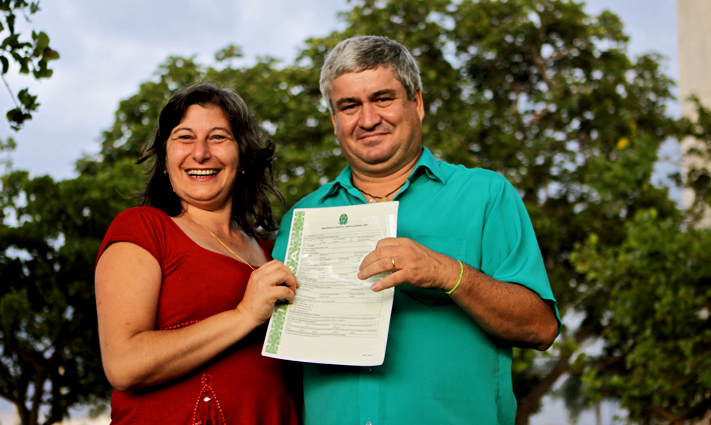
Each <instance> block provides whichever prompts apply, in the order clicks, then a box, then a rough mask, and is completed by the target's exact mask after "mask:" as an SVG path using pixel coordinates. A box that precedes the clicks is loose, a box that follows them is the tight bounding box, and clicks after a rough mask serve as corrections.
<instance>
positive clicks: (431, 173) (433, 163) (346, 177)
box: [319, 147, 446, 201]
mask: <svg viewBox="0 0 711 425" xmlns="http://www.w3.org/2000/svg"><path fill="white" fill-rule="evenodd" d="M421 170H422V171H421ZM423 173H424V174H426V175H427V177H429V178H430V179H432V180H438V181H439V182H441V183H442V184H444V183H446V179H445V177H444V173H442V170H441V168H440V166H439V161H438V160H437V158H435V156H434V155H432V152H430V150H429V149H427V148H426V147H423V148H422V155H420V159H419V160H418V161H417V164H415V169H414V170H413V171H412V173H411V174H410V176H408V178H407V180H408V181H409V182H411V181H412V179H413V177H414V176H417V175H419V174H423ZM352 174H353V171H352V169H351V166H350V165H347V166H346V168H344V169H343V171H341V174H339V175H338V177H337V178H336V180H334V181H333V184H332V185H331V187H330V188H329V189H328V191H327V192H326V193H325V194H324V195H323V196H322V197H321V199H320V200H319V201H323V200H324V199H326V198H328V197H331V196H333V195H335V194H336V193H337V192H338V191H339V190H340V189H344V190H346V191H348V192H350V193H352V194H353V195H354V196H358V194H359V193H360V192H359V191H358V189H357V188H356V187H355V186H353V182H352V181H351V180H352V179H351V176H352ZM408 186H409V184H406V185H405V187H404V188H403V190H405V189H406V188H407V187H408Z"/></svg>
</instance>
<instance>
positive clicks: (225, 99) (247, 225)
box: [138, 83, 284, 237]
mask: <svg viewBox="0 0 711 425" xmlns="http://www.w3.org/2000/svg"><path fill="white" fill-rule="evenodd" d="M191 105H199V106H202V107H207V106H217V107H219V108H220V109H222V112H223V113H224V114H225V117H226V118H227V120H228V121H229V122H230V124H231V125H232V133H233V134H234V136H235V140H236V141H237V144H238V145H239V169H238V173H237V177H236V179H237V180H236V181H235V185H234V189H233V196H232V220H234V222H235V223H236V224H237V225H238V226H239V227H240V229H242V230H243V231H244V232H245V233H247V234H248V235H251V236H253V237H263V236H266V234H268V233H269V232H273V231H274V230H276V229H277V227H278V226H277V224H276V223H275V221H274V217H273V216H272V206H271V202H270V200H269V196H268V194H269V193H272V194H273V195H274V196H275V197H276V199H278V200H279V201H281V202H284V200H283V197H282V196H281V193H279V190H278V189H277V188H276V185H275V184H274V174H273V168H272V162H273V160H274V143H272V142H271V141H269V140H266V141H265V147H262V140H261V139H262V136H261V135H262V131H261V129H260V128H259V127H258V126H257V124H256V122H255V120H254V118H252V115H251V114H250V111H249V108H247V104H245V102H244V100H242V98H241V97H240V96H239V95H238V94H237V93H235V92H234V91H233V90H231V89H228V88H219V87H217V86H215V85H213V84H210V83H197V84H194V85H191V86H188V87H185V88H183V89H182V90H180V91H179V92H177V93H176V94H175V95H173V97H171V98H170V100H169V101H168V103H167V104H166V105H165V106H164V107H163V110H162V111H161V113H160V116H159V117H158V124H156V127H155V129H154V130H153V135H152V136H151V141H150V142H149V144H148V145H147V146H146V149H144V151H143V154H142V155H141V158H140V159H139V160H138V164H140V163H142V162H144V161H146V160H147V159H149V158H152V157H155V161H154V163H153V167H152V168H151V170H150V171H149V177H148V182H147V183H146V186H145V188H144V189H143V191H142V192H141V193H140V194H139V197H140V198H141V204H142V205H150V206H152V207H156V208H158V209H160V210H162V211H163V212H165V213H166V214H168V215H169V216H171V217H176V216H178V215H180V214H182V213H183V207H182V204H181V202H180V198H179V197H178V195H176V194H175V192H173V187H172V186H171V184H170V179H169V178H168V174H165V173H164V172H163V171H164V170H165V168H166V144H167V142H168V138H169V136H170V133H171V131H173V129H174V128H175V127H176V126H177V125H178V124H179V123H180V121H181V120H182V119H183V115H184V114H185V111H187V109H188V107H190V106H191Z"/></svg>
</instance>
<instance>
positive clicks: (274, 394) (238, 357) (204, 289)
mask: <svg viewBox="0 0 711 425" xmlns="http://www.w3.org/2000/svg"><path fill="white" fill-rule="evenodd" d="M113 242H131V243H134V244H136V245H138V246H140V247H142V248H143V249H145V250H147V251H148V252H149V253H151V255H153V257H155V258H156V260H158V263H159V264H160V267H161V271H162V273H163V282H162V286H161V292H160V299H159V301H158V312H157V318H156V324H155V329H176V328H179V327H183V326H190V325H192V324H194V323H197V322H199V321H200V320H203V319H205V318H207V317H210V316H212V315H214V314H217V313H220V312H223V311H226V310H230V309H233V308H235V307H236V306H237V304H238V303H239V302H240V300H241V299H242V297H243V296H244V291H245V288H246V286H247V280H248V279H249V276H250V274H251V272H252V270H251V269H250V268H249V267H248V266H247V265H245V264H244V263H241V262H239V261H237V260H235V259H232V258H230V257H227V256H224V255H221V254H219V253H216V252H212V251H209V250H206V249H204V248H202V247H200V246H199V245H197V244H196V243H195V242H193V240H192V239H190V238H189V237H188V236H187V235H186V234H185V233H183V231H182V230H181V229H180V227H178V225H177V224H175V222H174V221H173V220H172V219H171V218H170V217H169V216H168V215H166V214H165V213H163V212H162V211H160V210H158V209H156V208H152V207H137V208H131V209H129V210H126V211H123V212H122V213H120V214H119V215H118V216H116V218H115V219H114V221H113V222H112V223H111V226H110V227H109V230H108V231H107V233H106V236H105V237H104V241H103V243H102V244H101V248H100V250H99V255H98V257H101V254H102V253H103V252H104V250H106V248H107V247H108V246H109V245H110V244H111V243H113ZM260 245H261V247H262V250H263V251H264V254H265V256H266V257H267V258H268V259H271V249H272V243H271V242H269V241H260ZM98 257H97V261H98ZM265 332H266V325H265V326H262V327H260V328H258V329H256V330H255V331H254V332H252V333H251V334H250V335H249V336H247V337H246V338H245V339H243V340H242V341H240V342H238V343H237V344H235V345H234V346H233V347H231V348H230V349H228V350H226V351H225V352H223V353H221V354H220V355H218V356H217V357H216V358H214V359H213V360H212V361H210V362H208V363H206V364H205V365H203V366H201V367H199V368H197V369H196V370H194V371H192V372H190V373H188V374H186V375H184V376H182V377H180V378H177V379H174V380H172V381H169V382H166V383H164V384H161V385H157V386H153V387H149V388H143V389H140V390H136V391H126V392H122V391H118V390H114V393H113V396H112V397H111V423H112V424H135V425H138V424H152V425H155V424H181V425H183V424H185V425H188V424H189V425H222V424H225V425H237V424H263V425H267V424H269V425H277V424H289V425H296V424H297V413H296V409H295V408H294V402H293V399H292V396H291V393H290V391H289V388H288V387H287V384H286V377H287V375H290V374H289V370H288V365H289V363H288V362H283V361H280V360H277V359H273V358H269V357H263V356H262V355H261V349H262V344H263V342H264V336H265ZM299 386H300V383H299Z"/></svg>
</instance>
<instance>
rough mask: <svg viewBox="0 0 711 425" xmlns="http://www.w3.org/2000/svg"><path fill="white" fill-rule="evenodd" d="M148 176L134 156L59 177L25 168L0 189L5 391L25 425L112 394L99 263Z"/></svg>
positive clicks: (0, 373) (0, 353) (1, 380)
mask: <svg viewBox="0 0 711 425" xmlns="http://www.w3.org/2000/svg"><path fill="white" fill-rule="evenodd" d="M141 178H142V176H141V174H140V170H139V169H137V168H136V167H135V166H134V165H133V164H132V163H130V162H126V161H124V163H122V164H115V166H113V167H110V168H107V169H106V170H105V171H102V172H101V173H97V174H95V175H93V176H88V175H87V176H80V177H78V178H76V179H72V180H65V181H61V182H55V181H53V180H52V179H51V178H50V177H48V176H42V177H37V178H29V177H28V173H27V172H24V171H10V172H8V173H7V174H5V175H4V176H3V177H2V180H1V182H2V188H1V190H0V218H1V219H2V220H1V221H0V223H1V224H0V275H1V276H2V282H1V284H0V397H3V398H5V399H7V400H8V401H10V402H11V403H13V404H14V405H15V406H16V408H17V411H18V414H19V418H20V423H21V424H22V425H39V424H52V423H56V422H58V421H60V420H62V419H64V418H65V417H66V416H67V413H68V410H69V408H71V407H75V406H77V405H85V404H90V405H91V404H95V403H96V402H100V401H103V400H105V399H106V397H107V395H108V390H109V388H110V386H109V385H108V382H107V381H106V378H105V377H104V374H103V370H102V367H101V358H100V356H99V352H98V334H97V329H96V304H95V300H94V295H93V294H94V288H93V264H94V261H95V259H96V253H97V251H98V248H99V244H100V243H101V240H102V238H103V235H104V233H105V231H106V229H107V228H108V225H109V223H110V221H111V219H112V218H113V217H114V216H115V215H116V214H117V213H118V212H119V211H121V210H123V209H125V208H127V207H129V206H131V205H132V204H133V202H132V201H130V200H128V199H127V198H125V197H123V196H121V195H122V194H123V195H131V194H133V193H135V187H136V186H137V183H140V180H141Z"/></svg>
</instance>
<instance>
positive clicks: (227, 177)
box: [166, 105, 239, 211]
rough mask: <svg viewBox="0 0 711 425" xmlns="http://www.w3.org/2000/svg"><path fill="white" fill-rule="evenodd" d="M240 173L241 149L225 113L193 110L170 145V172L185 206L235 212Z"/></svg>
mask: <svg viewBox="0 0 711 425" xmlns="http://www.w3.org/2000/svg"><path fill="white" fill-rule="evenodd" d="M238 169H239V146H238V145H237V141H236V140H235V136H234V133H233V132H232V126H231V125H230V122H229V121H228V120H227V118H226V117H225V114H224V113H223V112H222V109H221V108H220V107H218V106H210V105H208V106H207V107H202V106H199V105H191V106H189V107H188V109H187V110H186V111H185V114H184V115H183V119H182V120H181V121H180V123H179V124H178V125H177V126H176V127H175V128H174V129H173V130H172V131H171V132H170V136H169V137H168V142H167V144H166V170H167V171H168V176H169V178H170V184H171V185H172V186H173V191H174V192H175V193H176V194H177V195H178V196H179V197H180V199H181V201H182V202H183V206H184V207H185V208H186V209H187V208H188V207H197V208H200V209H204V210H209V211H215V210H219V209H223V208H231V206H232V188H233V186H234V184H235V179H236V176H237V172H238ZM185 204H187V205H185Z"/></svg>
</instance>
